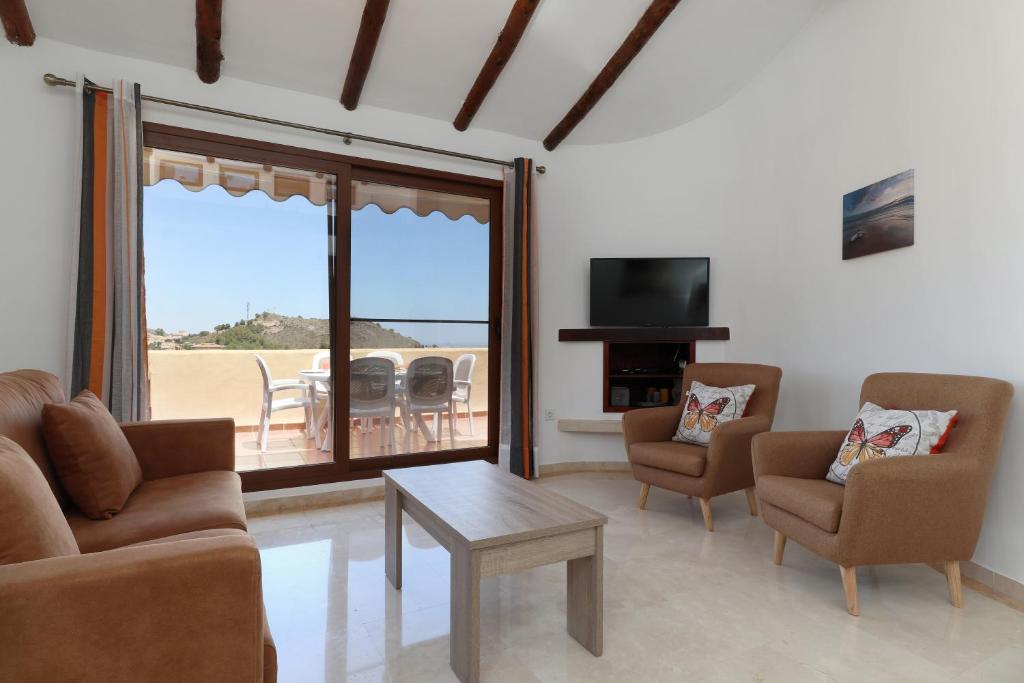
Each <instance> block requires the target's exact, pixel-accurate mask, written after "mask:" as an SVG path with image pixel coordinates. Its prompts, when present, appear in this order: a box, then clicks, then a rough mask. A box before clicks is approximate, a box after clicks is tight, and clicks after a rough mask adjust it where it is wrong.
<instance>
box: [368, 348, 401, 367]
mask: <svg viewBox="0 0 1024 683" xmlns="http://www.w3.org/2000/svg"><path fill="white" fill-rule="evenodd" d="M366 357H367V358H387V359H388V360H390V361H391V362H392V363H394V364H395V368H404V367H405V359H404V358H402V354H400V353H398V352H397V351H370V352H369V353H368V354H366Z"/></svg>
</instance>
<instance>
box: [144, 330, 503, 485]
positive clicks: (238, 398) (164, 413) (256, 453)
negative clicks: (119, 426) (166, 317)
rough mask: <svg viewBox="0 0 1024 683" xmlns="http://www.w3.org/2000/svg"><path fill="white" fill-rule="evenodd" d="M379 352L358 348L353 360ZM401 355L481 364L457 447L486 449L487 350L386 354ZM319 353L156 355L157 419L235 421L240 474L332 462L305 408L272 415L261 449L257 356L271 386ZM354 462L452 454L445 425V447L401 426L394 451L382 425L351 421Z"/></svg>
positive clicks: (462, 413)
mask: <svg viewBox="0 0 1024 683" xmlns="http://www.w3.org/2000/svg"><path fill="white" fill-rule="evenodd" d="M374 350H378V351H379V350H381V349H353V350H352V355H353V356H354V357H356V358H360V357H362V356H365V355H366V354H367V353H369V352H370V351H374ZM388 350H393V351H396V352H398V353H400V354H401V355H402V357H403V358H404V359H405V362H406V363H409V362H410V361H412V360H413V359H415V358H419V357H422V356H443V357H445V358H450V359H451V360H452V361H454V360H455V359H456V358H458V357H459V356H460V355H462V354H464V353H472V354H475V355H476V357H477V362H476V365H475V367H474V370H473V374H472V393H471V400H470V407H471V409H472V411H473V432H474V434H472V435H471V434H470V429H469V415H468V413H467V412H466V407H465V405H464V404H458V410H459V413H458V416H457V427H456V435H455V448H457V449H458V448H471V447H475V446H483V445H486V443H487V420H488V415H487V396H488V390H487V375H488V371H487V368H488V357H487V356H488V353H487V349H486V348H401V349H388ZM319 351H320V349H289V350H266V349H261V350H259V351H235V350H227V349H195V348H193V349H189V350H151V351H149V374H150V387H151V406H152V418H153V419H154V420H166V419H195V418H210V417H231V418H233V419H234V421H235V454H236V458H235V462H236V468H237V469H238V470H239V471H246V470H259V469H270V468H277V467H292V466H296V465H305V464H314V463H323V462H330V461H332V460H333V458H334V456H333V454H332V453H331V452H330V451H329V446H328V450H327V451H323V450H320V449H318V448H317V447H316V444H315V443H314V439H312V438H309V437H307V435H306V433H305V429H304V425H303V412H302V410H301V409H295V410H288V411H282V412H279V413H274V415H273V416H272V417H271V421H270V436H269V439H268V443H267V448H266V450H264V451H262V452H261V451H260V449H259V445H258V442H257V437H258V425H259V419H260V404H261V400H262V395H263V380H262V377H261V375H260V370H259V367H258V365H257V362H256V354H257V353H258V354H259V355H260V356H262V357H263V358H264V359H265V360H266V361H267V365H268V366H269V368H270V372H271V374H272V376H273V377H274V379H290V378H297V377H299V372H300V371H302V370H308V369H310V368H311V366H312V362H313V356H314V354H316V353H317V352H319ZM298 395H299V392H290V393H284V392H282V393H280V394H278V395H276V396H275V398H281V397H285V396H298ZM347 422H348V425H347V426H346V425H338V429H342V428H347V433H348V437H349V450H350V457H351V458H365V457H372V456H379V455H394V454H403V453H423V452H429V451H437V450H445V449H449V448H451V441H450V440H449V436H448V429H447V424H446V425H445V427H444V438H443V439H442V440H441V441H428V440H427V439H426V438H425V437H424V435H423V434H422V433H421V432H420V431H419V430H417V429H411V430H410V432H409V434H408V435H407V434H406V432H405V429H406V427H407V425H404V424H402V422H401V421H400V420H399V424H398V427H397V429H396V435H395V447H394V448H391V447H389V446H387V445H386V444H385V446H384V447H383V448H382V447H381V444H380V431H379V426H378V424H376V423H374V424H373V425H368V424H358V423H356V422H355V421H352V420H349V421H347Z"/></svg>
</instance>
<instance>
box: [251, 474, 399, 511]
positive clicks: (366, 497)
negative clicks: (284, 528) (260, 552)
mask: <svg viewBox="0 0 1024 683" xmlns="http://www.w3.org/2000/svg"><path fill="white" fill-rule="evenodd" d="M377 481H380V480H379V479H378V480H377ZM383 499H384V484H369V483H368V484H366V485H365V486H354V487H347V488H344V489H338V490H336V491H316V492H311V493H300V494H293V495H281V496H274V497H266V498H257V499H255V500H247V501H245V515H246V516H247V517H262V516H265V515H277V514H281V513H285V512H301V511H303V510H315V509H317V508H327V507H335V506H338V505H352V504H353V503H365V502H367V501H370V500H383Z"/></svg>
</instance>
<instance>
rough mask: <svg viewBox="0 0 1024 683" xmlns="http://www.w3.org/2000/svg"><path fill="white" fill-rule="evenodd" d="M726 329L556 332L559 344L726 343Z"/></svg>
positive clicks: (638, 328)
mask: <svg viewBox="0 0 1024 683" xmlns="http://www.w3.org/2000/svg"><path fill="white" fill-rule="evenodd" d="M728 339H729V328H728V327H581V328H564V329H561V330H559V331H558V341H561V342H587V341H590V342H595V341H597V342H686V341H728Z"/></svg>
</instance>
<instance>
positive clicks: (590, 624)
mask: <svg viewBox="0 0 1024 683" xmlns="http://www.w3.org/2000/svg"><path fill="white" fill-rule="evenodd" d="M594 534H595V538H594V554H593V555H591V556H590V557H581V558H578V559H575V560H569V562H568V571H567V575H568V581H567V594H566V601H567V606H566V623H567V630H568V631H569V635H571V636H572V637H573V638H575V639H576V640H577V641H579V643H580V645H582V646H583V647H585V648H587V649H588V650H590V652H591V653H593V655H594V656H595V657H600V656H601V652H602V651H603V649H604V527H600V526H599V527H595V529H594Z"/></svg>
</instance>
